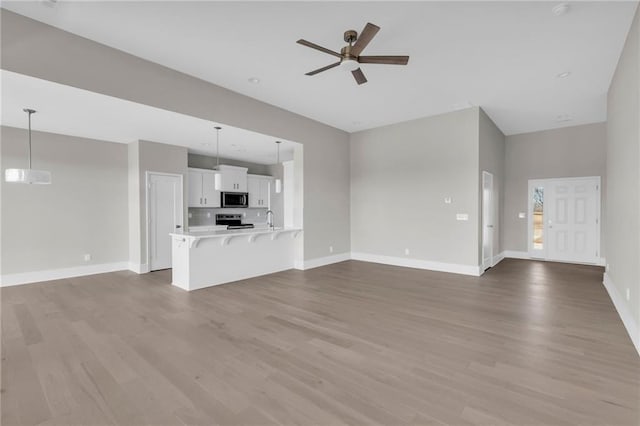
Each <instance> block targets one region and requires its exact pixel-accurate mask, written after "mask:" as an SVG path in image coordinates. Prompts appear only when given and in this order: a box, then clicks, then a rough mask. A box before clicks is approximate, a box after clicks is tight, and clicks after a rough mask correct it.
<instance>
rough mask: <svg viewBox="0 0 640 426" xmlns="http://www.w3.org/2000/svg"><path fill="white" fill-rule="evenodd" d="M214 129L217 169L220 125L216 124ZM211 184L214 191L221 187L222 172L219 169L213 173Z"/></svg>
mask: <svg viewBox="0 0 640 426" xmlns="http://www.w3.org/2000/svg"><path fill="white" fill-rule="evenodd" d="M214 129H216V170H218V167H219V166H220V130H221V129H222V127H220V126H216V127H214ZM213 186H214V188H215V190H216V191H220V190H221V189H222V174H221V173H219V171H218V173H216V175H215V180H214V184H213Z"/></svg>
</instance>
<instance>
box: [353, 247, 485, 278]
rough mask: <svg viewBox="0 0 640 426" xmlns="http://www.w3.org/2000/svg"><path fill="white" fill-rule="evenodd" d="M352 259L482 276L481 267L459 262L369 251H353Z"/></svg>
mask: <svg viewBox="0 0 640 426" xmlns="http://www.w3.org/2000/svg"><path fill="white" fill-rule="evenodd" d="M351 259H353V260H361V261H363V262H373V263H382V264H384V265H394V266H404V267H407V268H416V269H426V270H429V271H440V272H450V273H452V274H462V275H472V276H474V277H478V276H480V273H481V267H480V266H474V265H460V264H457V263H444V262H434V261H431V260H421V259H406V258H403V257H393V256H381V255H377V254H368V253H353V252H352V253H351Z"/></svg>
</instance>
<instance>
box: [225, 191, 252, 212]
mask: <svg viewBox="0 0 640 426" xmlns="http://www.w3.org/2000/svg"><path fill="white" fill-rule="evenodd" d="M220 206H221V207H223V208H245V207H249V194H248V193H247V192H221V193H220Z"/></svg>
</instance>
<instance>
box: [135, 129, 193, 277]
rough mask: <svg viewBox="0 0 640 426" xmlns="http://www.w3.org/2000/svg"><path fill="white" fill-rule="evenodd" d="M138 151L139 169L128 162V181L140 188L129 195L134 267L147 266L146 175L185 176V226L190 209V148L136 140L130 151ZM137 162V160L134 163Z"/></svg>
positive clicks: (183, 182) (183, 181) (184, 225)
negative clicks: (136, 183) (188, 154)
mask: <svg viewBox="0 0 640 426" xmlns="http://www.w3.org/2000/svg"><path fill="white" fill-rule="evenodd" d="M131 150H133V151H134V152H135V151H137V154H134V158H136V159H137V168H136V165H135V164H132V162H130V163H129V172H131V173H133V175H134V176H133V177H131V176H130V177H129V182H131V181H135V176H137V179H138V185H137V186H136V185H133V186H129V189H130V190H132V191H133V194H130V200H131V201H132V208H133V211H132V212H130V214H129V217H130V218H131V219H132V221H131V222H130V225H129V226H130V227H131V229H130V232H129V247H130V250H131V252H130V253H129V258H130V262H132V263H134V264H141V265H146V264H147V226H146V223H147V208H146V189H145V183H146V172H148V171H149V172H161V173H173V174H179V175H182V185H183V187H182V195H183V197H182V198H183V206H184V216H183V219H184V220H183V224H182V226H183V227H186V225H187V222H188V219H187V218H188V209H187V148H184V147H181V146H173V145H165V144H161V143H155V142H149V141H137V142H133V143H132V144H130V149H129V152H130V153H131ZM134 163H135V160H134Z"/></svg>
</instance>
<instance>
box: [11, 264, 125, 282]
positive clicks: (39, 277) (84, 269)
mask: <svg viewBox="0 0 640 426" xmlns="http://www.w3.org/2000/svg"><path fill="white" fill-rule="evenodd" d="M128 267H129V264H128V263H127V262H115V263H101V264H97V265H83V266H75V267H72V268H60V269H49V270H45V271H34V272H21V273H18V274H6V275H2V277H0V287H9V286H12V285H20V284H29V283H37V282H42V281H52V280H60V279H64V278H73V277H81V276H84V275H93V274H103V273H106V272H114V271H122V270H126V269H129V268H128Z"/></svg>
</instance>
